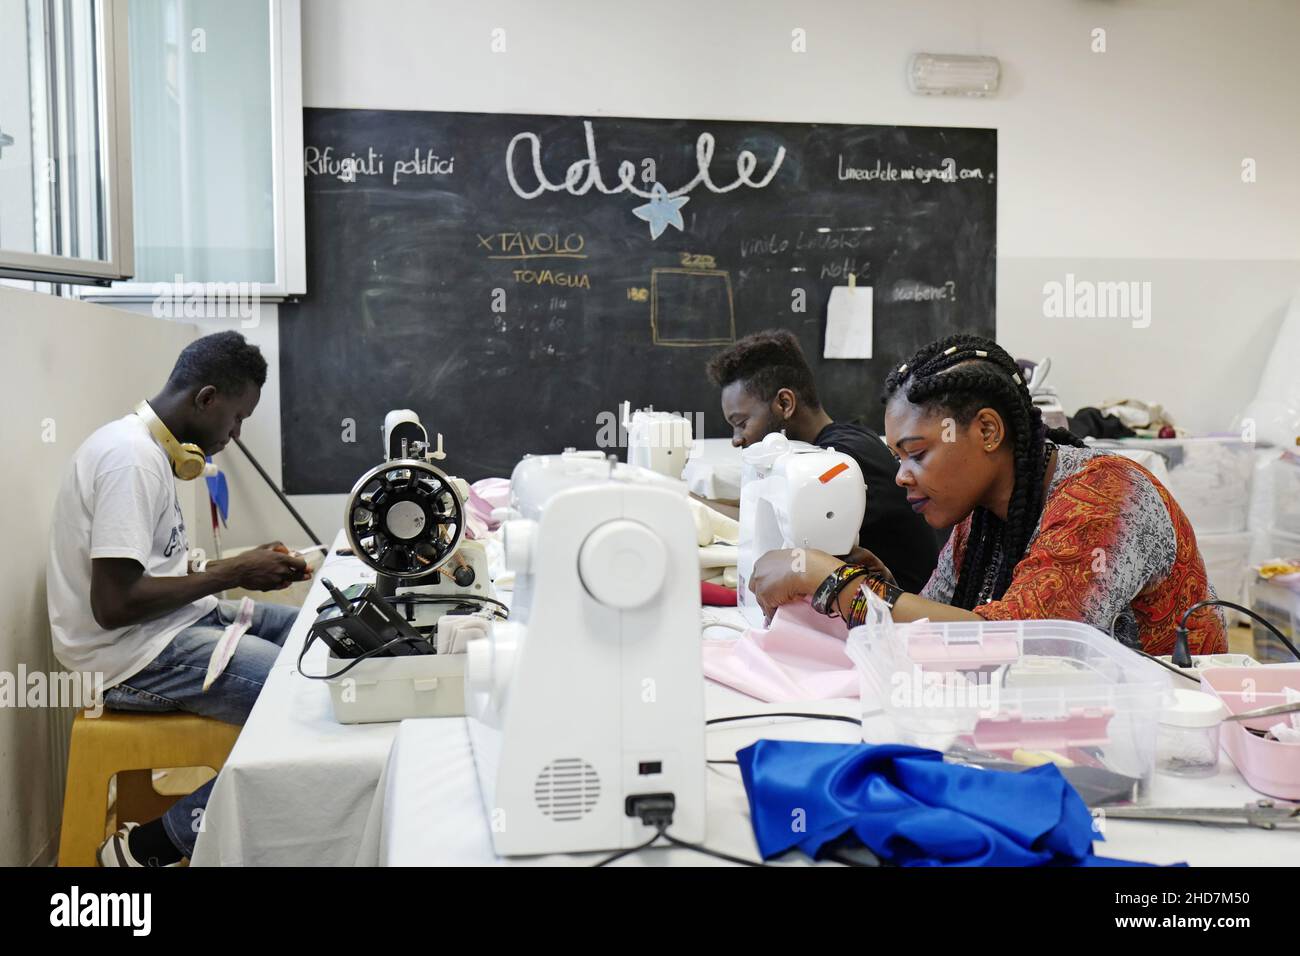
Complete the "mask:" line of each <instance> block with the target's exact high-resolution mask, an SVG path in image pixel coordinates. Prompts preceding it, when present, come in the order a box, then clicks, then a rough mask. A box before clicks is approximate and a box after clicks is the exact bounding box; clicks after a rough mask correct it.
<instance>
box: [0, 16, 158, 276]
mask: <svg viewBox="0 0 1300 956" xmlns="http://www.w3.org/2000/svg"><path fill="white" fill-rule="evenodd" d="M127 2H128V0H95V26H96V37H95V39H96V49H95V54H96V56H97V58H98V61H99V68H98V71H97V77H96V80H97V83H96V86H97V92H98V97H97V99H98V102H97V104H96V107H97V111H98V127H99V132H100V134H101V136H102V140H101V145H100V160H101V162H102V164H103V169H102V172H101V175H100V189H101V194H102V196H103V201H104V245H105V249H104V252H105V253H106V255H105V258H103V259H78V258H75V257H73V256H62V255H55V254H52V253H43V252H20V251H18V250H13V249H0V277H3V278H5V279H17V280H28V281H32V282H68V283H86V282H93V283H107V282H112V281H114V280H117V279H122V278H129V277H130V276H131V275H133V274H134V272H135V243H134V232H133V230H132V218H131V215H132V206H131V203H132V192H131V188H132V187H131V95H130V92H131V85H130V75H129V74H128V72H127V70H128V64H127V29H126V23H127V21H126V5H127ZM58 214H59V215H60V216H61V217H62V216H66V215H67V212H66V210H63V209H60V210H59V213H58Z"/></svg>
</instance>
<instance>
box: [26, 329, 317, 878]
mask: <svg viewBox="0 0 1300 956" xmlns="http://www.w3.org/2000/svg"><path fill="white" fill-rule="evenodd" d="M265 381H266V360H265V359H264V358H263V357H262V354H261V352H260V351H259V350H258V349H257V347H256V346H253V345H249V344H248V343H247V342H246V341H245V340H244V337H243V336H242V335H240V334H238V333H237V332H219V333H217V334H215V335H208V336H205V337H203V338H201V339H198V340H196V341H194V342H192V343H190V345H189V346H187V347H186V348H185V350H184V351H182V352H181V354H180V357H179V358H178V359H177V360H176V365H175V367H174V368H173V369H172V373H171V375H170V377H169V378H168V380H167V383H166V385H165V386H164V387H163V389H162V391H161V392H159V393H158V394H157V395H156V396H154V397H153V398H151V399H150V400H149V402H148V406H149V407H148V408H147V409H144V408H142V409H141V410H140V411H139V412H137V413H133V414H130V415H126V416H124V417H123V418H119V419H117V420H116V421H113V422H110V423H108V424H107V425H104V426H103V427H102V428H100V429H99V430H98V431H96V432H95V433H94V434H93V435H91V436H90V437H89V438H88V439H86V441H85V442H84V443H83V444H82V445H81V447H80V448H78V449H77V452H76V454H75V455H74V456H73V459H72V463H71V466H70V467H69V469H68V471H67V473H66V474H65V476H64V478H63V482H62V484H61V485H60V488H59V493H58V497H57V499H56V500H55V506H54V520H53V526H52V528H51V531H50V553H49V565H48V569H47V575H46V581H47V591H48V602H49V614H50V630H51V632H52V635H53V640H54V653H55V656H56V657H58V659H59V661H60V663H62V664H63V666H64V667H66V668H67V669H68V670H70V671H74V672H82V673H91V674H100V675H102V680H103V684H102V686H103V687H105V688H107V690H106V692H105V694H104V705H105V706H106V707H107V708H108V709H109V710H126V711H142V712H163V711H176V710H184V711H190V712H192V713H196V714H202V715H205V716H209V717H215V718H217V719H219V720H224V721H227V722H228V723H234V724H242V723H243V722H244V720H245V719H246V718H247V716H248V712H249V711H250V710H251V709H252V706H253V703H254V702H255V701H256V700H257V695H258V693H259V692H260V691H261V688H262V684H263V683H264V682H265V680H266V676H267V674H268V673H269V672H270V669H271V666H272V665H273V664H274V662H275V658H276V655H277V654H278V653H279V649H280V646H281V645H283V643H284V640H285V638H286V637H287V636H288V633H289V628H290V626H291V625H292V623H293V620H294V618H295V616H296V614H297V609H296V608H291V607H285V606H282V605H276V604H258V605H257V607H256V613H255V614H254V616H253V622H252V626H251V627H250V628H249V630H248V632H247V633H246V634H245V635H244V636H243V638H241V639H240V641H239V644H238V647H237V649H236V651H235V655H234V657H233V658H232V659H231V661H230V663H229V664H228V665H227V666H226V669H225V671H224V672H223V673H222V674H221V676H220V677H218V678H217V679H216V681H215V682H214V683H213V684H212V686H211V687H210V688H209V689H208V691H207V692H204V691H203V689H202V688H203V679H204V676H205V675H206V672H207V667H208V660H209V658H210V657H211V655H212V650H213V648H214V647H215V646H216V642H217V641H218V640H219V639H220V638H221V635H222V633H223V632H224V631H225V628H226V627H227V626H228V625H229V624H230V623H231V622H232V621H233V620H234V615H235V612H236V610H237V606H236V605H235V604H234V603H233V602H227V601H218V600H217V598H216V597H215V596H214V595H215V594H217V592H219V591H223V590H225V589H226V588H233V587H243V588H248V589H249V590H257V591H267V590H276V589H279V588H283V587H287V586H288V585H290V584H292V583H293V582H294V581H299V580H303V579H304V578H306V577H308V576H309V572H308V571H307V566H306V562H304V561H303V560H302V558H300V557H297V556H296V555H292V554H290V553H289V550H288V549H287V548H285V547H284V546H283V545H282V544H280V543H279V542H275V543H272V544H268V545H263V546H262V547H260V548H256V549H254V550H252V551H248V552H245V553H244V554H241V555H240V556H238V557H236V558H231V559H229V560H225V561H212V562H209V563H208V565H207V566H206V567H205V568H204V570H203V571H201V572H198V573H191V572H190V570H189V566H188V556H189V539H188V537H187V535H186V529H185V521H184V519H183V518H182V516H181V508H180V502H179V499H178V498H177V494H176V478H175V475H174V469H175V467H176V466H177V462H178V461H181V460H182V459H183V458H185V457H186V456H187V455H188V456H189V457H190V458H193V456H194V450H192V449H191V450H189V451H188V452H187V451H186V450H185V449H183V448H182V447H181V446H182V445H184V444H187V443H188V444H193V445H197V446H198V448H199V449H201V450H202V452H204V453H206V454H208V455H214V454H216V453H217V452H219V451H221V450H222V449H223V448H225V446H226V444H227V443H228V442H229V441H230V440H231V439H232V438H237V437H238V436H239V430H240V425H241V424H242V422H243V421H244V419H246V418H248V416H250V415H251V414H252V413H253V409H254V408H256V407H257V402H258V399H259V398H260V397H261V391H262V385H263V383H264V382H265ZM151 420H152V425H151V424H150V422H151ZM191 464H192V463H191ZM182 467H183V465H182ZM211 788H212V784H211V783H208V784H206V785H205V786H203V787H201V788H199V789H198V790H196V791H194V793H192V794H190V795H189V796H186V797H184V798H182V799H181V800H180V801H178V802H177V803H176V804H175V805H174V806H173V807H172V808H171V809H170V810H168V812H167V813H166V814H165V815H164V816H163V817H160V818H159V819H157V820H154V821H151V822H148V823H145V824H143V825H141V824H139V823H136V822H134V821H133V822H130V823H127V824H126V825H125V826H124V827H123V828H122V829H121V830H120V831H119V832H118V833H116V834H115V835H114V836H113V837H111V838H109V839H108V840H107V841H105V843H104V845H103V846H101V847H100V850H99V860H100V863H101V865H105V866H169V865H175V864H176V863H178V862H179V861H180V860H181V859H182V858H183V857H188V856H189V855H190V853H191V852H192V851H193V848H194V841H195V838H196V836H197V833H198V824H199V821H200V820H201V818H202V812H203V808H204V806H206V804H207V798H208V794H209V792H210V791H211Z"/></svg>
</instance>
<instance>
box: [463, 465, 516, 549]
mask: <svg viewBox="0 0 1300 956" xmlns="http://www.w3.org/2000/svg"><path fill="white" fill-rule="evenodd" d="M509 503H510V479H509V478H480V479H479V480H478V481H476V482H474V484H472V485H470V486H469V501H468V502H467V505H466V508H465V534H466V536H467V537H470V538H486V537H487V536H488V534H489V533H490V532H493V531H495V530H496V529H497V528H498V527H499V526H500V524H501V522H500V521H494V520H493V518H492V511H493V509H495V508H504V507H505V506H506V505H508V504H509Z"/></svg>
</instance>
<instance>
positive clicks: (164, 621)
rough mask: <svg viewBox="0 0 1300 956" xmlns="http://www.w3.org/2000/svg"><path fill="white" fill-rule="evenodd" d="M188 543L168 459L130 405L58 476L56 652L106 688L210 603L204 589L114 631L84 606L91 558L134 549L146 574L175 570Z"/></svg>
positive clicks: (52, 603) (52, 587)
mask: <svg viewBox="0 0 1300 956" xmlns="http://www.w3.org/2000/svg"><path fill="white" fill-rule="evenodd" d="M189 549H190V545H189V539H188V538H187V537H186V535H185V519H184V518H183V517H182V516H181V505H180V499H179V498H178V497H177V495H176V479H175V477H174V476H173V475H172V470H171V463H170V461H169V460H168V458H167V453H166V452H165V451H164V450H163V447H162V446H161V445H160V444H158V442H157V441H156V440H155V439H154V437H153V436H152V435H151V434H149V429H148V428H147V427H146V426H145V423H144V422H143V421H141V420H140V418H139V417H138V416H136V415H134V414H132V415H127V416H126V417H124V418H119V419H118V420H117V421H115V422H109V423H108V424H107V425H105V426H104V427H102V428H100V429H99V430H98V431H96V432H95V433H94V434H93V435H91V436H90V437H89V438H87V439H86V441H85V442H84V443H83V444H82V446H81V447H80V448H78V449H77V453H76V454H75V455H74V456H73V459H72V467H71V468H69V469H68V471H67V473H66V474H65V475H64V477H63V483H62V484H61V485H60V486H59V494H58V497H57V498H56V499H55V502H54V520H53V526H52V528H51V530H50V557H49V565H48V567H47V569H46V592H47V594H48V600H49V610H50V630H51V631H52V632H53V634H54V654H55V656H56V657H58V659H59V662H60V663H62V664H63V666H64V667H66V668H67V669H68V670H70V671H89V672H102V673H103V675H104V688H105V689H108V688H109V687H113V686H115V685H117V684H120V683H121V682H122V681H124V680H126V679H127V678H128V677H130V676H131V675H133V674H135V673H136V672H137V671H139V670H141V669H142V668H143V667H144V666H145V665H146V664H148V663H149V662H150V661H152V660H153V659H154V658H155V657H157V656H158V654H159V653H160V652H161V651H162V649H163V648H164V647H166V646H167V645H168V644H169V643H170V642H171V639H172V638H173V637H175V636H176V635H177V633H179V632H180V631H181V630H182V629H184V628H186V627H188V626H189V625H191V624H193V623H194V622H195V621H197V620H198V619H199V618H201V617H203V616H204V615H205V614H207V613H209V612H210V611H211V610H212V609H213V608H215V607H216V606H217V599H216V598H215V597H212V596H208V597H204V598H200V599H199V600H197V601H195V602H194V603H192V604H186V605H185V606H183V607H179V608H177V609H176V610H174V611H171V612H169V613H167V614H164V615H162V616H161V617H155V618H151V619H149V620H145V621H140V622H139V623H137V624H131V625H128V626H127V627H120V628H117V629H116V630H112V631H106V630H104V629H103V628H102V627H100V626H99V625H98V624H97V623H96V622H95V617H94V615H93V614H92V613H91V610H90V562H91V559H92V558H132V559H134V560H135V561H138V562H139V563H140V565H141V566H142V567H143V568H144V571H145V574H147V575H149V576H151V577H177V576H180V575H183V574H186V573H188V570H189V564H188V555H189Z"/></svg>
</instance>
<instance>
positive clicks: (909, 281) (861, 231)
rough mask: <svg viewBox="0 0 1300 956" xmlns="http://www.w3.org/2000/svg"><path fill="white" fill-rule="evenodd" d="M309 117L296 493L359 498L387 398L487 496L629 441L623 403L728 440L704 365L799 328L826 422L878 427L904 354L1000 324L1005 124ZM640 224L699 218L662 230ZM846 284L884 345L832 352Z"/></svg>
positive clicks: (288, 411) (288, 366) (294, 413)
mask: <svg viewBox="0 0 1300 956" xmlns="http://www.w3.org/2000/svg"><path fill="white" fill-rule="evenodd" d="M304 123H305V129H304V144H305V151H304V177H305V188H306V215H307V278H308V292H307V294H306V295H305V296H303V297H301V298H300V299H299V300H297V301H294V302H288V303H285V304H284V305H282V306H281V308H280V311H279V338H280V344H279V350H280V390H281V392H280V408H281V417H282V430H281V434H282V436H283V462H284V485H285V489H286V490H287V491H288V492H290V493H295V494H315V493H328V492H342V491H347V490H349V489H350V488H351V487H352V484H353V483H354V481H355V480H356V479H357V478H358V477H359V476H360V475H361V473H362V472H363V471H365V470H366V469H368V468H370V467H372V466H373V465H374V464H376V463H377V462H378V461H379V460H380V458H381V450H382V445H381V442H380V425H381V423H382V422H383V418H384V413H385V412H387V411H388V410H389V409H392V408H412V409H414V410H415V411H417V412H418V413H419V414H420V416H421V418H422V419H423V421H424V422H425V424H426V426H427V427H428V428H429V430H430V432H431V433H432V432H441V433H442V435H443V436H444V445H445V448H446V451H447V455H448V457H447V459H446V461H445V462H444V465H445V467H446V469H447V470H448V471H449V472H451V473H452V474H457V475H460V476H462V477H465V478H467V479H469V480H471V481H472V480H476V479H478V478H481V477H485V476H489V475H501V476H507V475H509V474H510V471H511V469H512V468H513V466H514V465H515V463H516V462H517V461H518V460H519V459H520V458H521V457H522V456H523V455H524V454H527V453H553V452H558V451H561V450H562V449H564V448H565V447H576V448H586V449H590V448H596V447H608V446H610V445H611V444H616V443H617V442H618V439H619V435H618V431H617V428H616V427H615V426H614V424H613V423H614V422H615V420H616V415H617V409H618V407H619V403H620V402H622V401H623V400H625V399H626V400H630V401H631V402H632V403H633V407H644V406H648V405H653V407H654V408H656V409H659V410H663V411H675V412H682V413H685V414H688V415H690V416H691V417H692V419H693V420H694V421H695V422H696V423H697V428H698V426H699V425H700V424H702V426H703V434H704V435H706V436H709V437H722V436H725V435H729V434H730V431H729V429H728V427H727V426H726V424H725V423H724V422H723V420H722V415H721V412H720V410H719V406H718V395H717V392H716V390H715V389H714V388H713V387H712V386H711V385H710V384H709V383H708V382H707V380H706V379H705V376H704V365H705V362H706V361H707V359H708V358H709V356H710V355H711V354H713V352H714V351H716V350H717V349H718V348H719V347H720V346H721V345H723V344H726V343H728V342H730V341H733V340H734V339H736V338H739V337H741V336H743V335H745V334H747V333H749V332H753V331H757V330H759V329H763V328H770V327H784V328H789V329H791V330H793V331H794V332H795V333H796V334H798V336H799V338H800V340H801V342H802V343H803V346H804V348H805V350H806V352H807V353H808V355H809V358H810V359H811V362H812V365H813V370H814V373H815V375H816V378H817V382H818V388H819V390H820V393H821V398H822V403H823V405H824V406H825V407H826V408H827V410H828V411H829V413H830V414H831V415H832V416H833V417H835V418H836V419H837V420H843V421H851V420H858V421H862V422H864V423H866V424H869V425H874V426H878V425H879V423H880V420H881V408H880V405H879V398H878V396H879V390H880V386H881V383H882V382H883V380H884V377H885V374H886V372H887V371H888V369H889V368H890V366H891V365H894V364H896V363H898V362H899V361H901V359H902V357H904V356H906V355H908V354H910V353H911V352H912V351H913V350H915V349H916V348H917V347H919V346H920V345H922V344H924V343H925V342H927V341H930V340H932V339H934V338H937V337H939V336H941V335H945V334H947V333H950V332H952V331H955V330H958V329H962V330H968V331H973V332H979V333H982V334H987V335H992V334H993V329H994V282H995V253H996V228H995V226H996V209H997V201H996V162H997V134H996V131H994V130H988V129H940V128H928V127H900V126H851V125H837V124H809V123H763V122H724V121H706V120H656V119H619V118H613V117H600V116H598V117H569V116H537V115H511V114H497V113H442V112H409V111H386V110H340V109H307V110H305V111H304ZM539 173H540V176H539ZM656 184H657V185H656ZM682 199H685V200H686V201H685V202H684V203H683V202H681V200H682ZM638 209H641V211H642V213H647V210H649V209H654V210H655V211H656V212H659V211H662V212H663V213H665V214H671V213H672V212H673V211H675V212H676V213H677V215H679V216H680V222H681V226H682V228H680V229H679V228H678V227H677V226H676V225H674V224H672V223H671V222H660V223H659V225H661V226H662V227H663V231H662V232H660V233H659V235H658V236H657V238H655V237H652V227H653V226H654V225H655V223H654V222H653V221H652V220H650V219H645V218H640V217H639V215H638V212H637V210H638ZM647 214H648V213H647ZM661 218H665V217H661ZM849 274H853V275H854V276H855V277H856V282H857V283H858V286H859V288H864V287H870V288H871V289H872V292H871V295H872V296H873V306H874V324H875V333H874V355H873V358H871V359H869V360H867V359H864V360H824V359H822V358H821V355H822V350H823V345H824V338H825V316H826V302H827V300H828V298H829V296H830V292H831V289H832V288H833V287H834V286H836V285H844V284H846V282H847V277H848V276H849ZM697 433H698V431H697ZM609 450H610V451H618V452H619V453H620V455H621V456H622V457H625V450H623V449H615V448H610V449H609Z"/></svg>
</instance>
